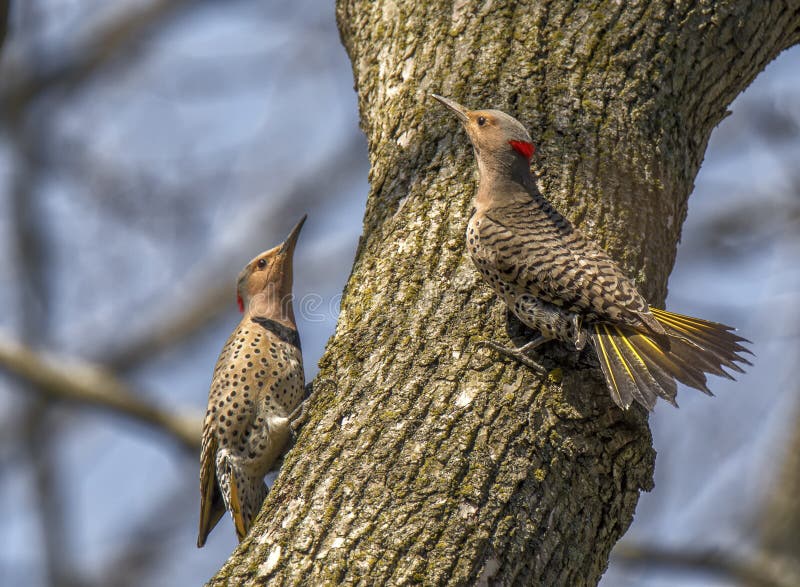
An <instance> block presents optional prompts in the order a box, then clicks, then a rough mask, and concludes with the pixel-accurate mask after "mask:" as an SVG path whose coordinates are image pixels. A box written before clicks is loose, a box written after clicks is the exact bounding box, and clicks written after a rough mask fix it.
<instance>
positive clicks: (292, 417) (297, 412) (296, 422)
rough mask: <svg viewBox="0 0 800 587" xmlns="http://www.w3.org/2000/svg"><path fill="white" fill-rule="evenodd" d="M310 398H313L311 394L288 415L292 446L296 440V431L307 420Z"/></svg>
mask: <svg viewBox="0 0 800 587" xmlns="http://www.w3.org/2000/svg"><path fill="white" fill-rule="evenodd" d="M312 397H314V393H313V392H312V393H311V395H310V396H308V397H307V398H306V399H305V400H303V401H302V402H300V405H299V406H297V407H296V408H295V409H294V411H293V412H292V413H291V414H289V432H290V433H291V435H292V444H294V441H295V440H296V439H297V433H298V431H299V430H300V428H302V427H303V424H305V423H306V421H307V420H308V402H309V401H310V400H311V398H312Z"/></svg>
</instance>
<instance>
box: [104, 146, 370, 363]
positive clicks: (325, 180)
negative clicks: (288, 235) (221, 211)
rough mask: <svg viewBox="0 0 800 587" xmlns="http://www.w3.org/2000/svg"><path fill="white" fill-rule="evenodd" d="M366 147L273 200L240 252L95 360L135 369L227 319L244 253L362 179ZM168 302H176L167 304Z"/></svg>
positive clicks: (201, 274)
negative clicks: (274, 228)
mask: <svg viewBox="0 0 800 587" xmlns="http://www.w3.org/2000/svg"><path fill="white" fill-rule="evenodd" d="M363 141H364V139H363V136H362V135H361V134H360V133H358V134H355V133H354V134H353V135H352V136H351V137H350V138H349V140H347V141H346V142H344V144H343V145H342V148H341V149H337V150H336V151H334V152H333V153H332V154H331V156H330V158H328V159H326V160H324V161H322V162H321V163H320V164H319V166H318V167H317V168H316V169H313V170H311V172H310V173H309V174H308V175H307V179H304V180H303V181H300V182H298V183H296V184H294V185H292V186H290V187H289V189H288V190H287V191H286V192H284V193H283V194H274V195H271V196H270V197H269V204H270V205H269V206H265V207H264V208H263V209H262V211H261V213H260V214H261V217H260V218H257V219H256V220H255V221H254V222H250V223H249V224H248V225H249V226H250V227H252V228H253V230H252V231H251V232H249V233H248V232H245V234H243V235H242V238H241V240H240V241H239V242H238V243H237V244H236V246H235V250H234V248H233V247H231V248H228V249H225V250H223V251H220V252H219V254H218V256H217V257H216V258H214V259H208V260H204V261H203V263H202V266H200V267H199V268H198V270H197V271H194V272H191V273H190V274H189V275H187V276H186V277H184V278H183V279H181V280H179V281H178V283H177V284H176V285H175V287H174V290H173V292H168V295H167V296H164V295H161V301H159V303H158V304H157V305H156V304H152V307H153V308H157V311H156V312H154V313H153V314H152V315H151V316H150V318H149V319H146V318H145V319H144V320H140V323H143V324H144V326H143V327H142V328H141V329H139V330H137V331H133V332H129V335H128V337H127V338H126V340H125V341H123V343H122V346H114V345H113V344H112V343H109V344H103V345H100V346H101V348H102V349H103V352H102V353H101V354H97V355H95V360H96V361H97V362H99V363H102V364H104V365H107V366H109V367H110V368H112V369H113V370H115V371H123V370H126V369H131V368H133V367H135V366H136V365H139V364H141V363H143V362H145V361H147V360H148V359H150V358H152V357H153V356H155V355H157V354H158V353H161V352H163V351H164V350H165V349H167V348H169V347H171V346H173V345H175V344H177V343H179V342H180V341H182V340H185V339H186V338H188V337H189V336H191V335H192V334H194V333H195V332H197V331H199V330H201V329H202V328H204V327H205V326H206V325H207V324H208V323H209V322H211V321H212V320H214V319H216V318H217V317H219V316H220V315H222V313H223V312H224V311H225V309H226V308H230V307H231V304H232V303H233V287H234V281H233V280H234V278H235V276H236V273H237V272H238V271H239V269H240V268H241V267H240V265H241V264H242V261H243V260H245V261H246V260H247V259H249V257H248V254H250V256H252V253H254V251H250V253H247V254H244V257H245V258H243V256H242V250H243V249H244V248H245V247H246V246H250V245H249V243H254V242H256V241H258V242H259V243H261V245H262V246H263V243H264V227H268V226H270V225H271V224H273V223H274V219H276V218H282V217H285V216H290V215H292V214H295V215H299V214H300V212H301V211H303V210H305V209H307V207H308V205H309V204H310V202H311V201H313V200H314V199H317V198H318V197H319V196H318V195H319V194H320V193H322V192H335V191H336V190H337V189H340V188H341V187H342V186H343V185H344V184H345V183H346V182H347V181H348V180H349V179H350V178H351V177H353V175H354V174H356V173H358V167H359V166H362V165H363V166H366V158H365V157H364V154H363ZM256 252H257V251H256ZM178 292H193V293H192V296H191V298H190V299H189V300H187V299H186V296H182V295H177V294H178ZM165 297H166V298H167V299H173V300H174V302H173V303H166V304H165V303H164V301H163V300H164V298H165Z"/></svg>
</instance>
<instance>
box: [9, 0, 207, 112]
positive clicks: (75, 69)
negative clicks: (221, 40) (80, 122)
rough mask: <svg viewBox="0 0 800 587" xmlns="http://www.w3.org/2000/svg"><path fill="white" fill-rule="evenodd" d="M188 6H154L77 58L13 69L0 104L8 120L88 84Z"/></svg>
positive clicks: (170, 0) (176, 1)
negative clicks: (46, 97) (57, 91)
mask: <svg viewBox="0 0 800 587" xmlns="http://www.w3.org/2000/svg"><path fill="white" fill-rule="evenodd" d="M0 2H2V0H0ZM185 5H192V3H190V2H187V0H158V1H155V2H151V3H150V4H148V5H146V6H145V7H144V8H141V9H137V10H134V11H131V12H129V13H127V14H124V15H122V16H121V17H119V18H118V19H116V20H115V21H114V22H112V23H111V24H110V25H108V26H107V27H106V28H105V29H104V30H103V31H102V32H100V33H99V34H98V35H97V36H96V38H95V39H94V40H93V41H92V42H91V43H90V44H89V46H87V47H85V48H84V49H83V50H78V51H77V52H76V53H75V54H74V55H71V56H68V57H66V58H62V59H53V60H50V59H48V60H45V62H46V63H47V65H45V66H44V67H43V68H41V69H37V70H34V71H25V68H22V67H19V68H13V67H12V68H11V69H12V75H14V74H16V77H14V78H13V81H12V82H11V83H7V85H6V89H5V90H4V91H3V92H2V94H0V101H2V102H4V103H5V105H6V109H5V112H4V114H5V116H9V117H12V118H13V117H14V116H15V115H16V114H17V113H18V112H19V111H20V110H22V109H23V108H24V107H25V106H26V104H28V103H29V102H31V101H32V100H34V99H36V98H37V97H38V96H40V95H41V94H42V93H44V92H46V91H49V90H51V89H53V88H55V87H63V86H71V87H74V86H77V85H79V84H81V83H82V82H85V81H86V80H87V79H88V78H89V77H91V75H92V74H94V73H95V72H96V71H98V70H100V68H101V67H102V66H103V65H105V64H107V63H108V62H109V61H111V60H112V59H114V58H115V57H116V56H117V55H119V54H120V53H121V52H122V51H123V50H125V49H127V48H129V47H130V45H131V43H132V42H133V41H134V40H135V39H137V38H140V37H141V36H142V35H143V34H144V33H145V32H146V31H147V30H149V29H152V28H154V27H156V26H165V25H166V24H168V22H169V21H170V18H171V17H174V16H177V15H178V14H179V13H180V11H179V10H178V9H179V8H181V7H183V6H185ZM52 63H56V65H55V66H53V65H52Z"/></svg>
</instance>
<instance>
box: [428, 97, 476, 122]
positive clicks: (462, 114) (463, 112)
mask: <svg viewBox="0 0 800 587" xmlns="http://www.w3.org/2000/svg"><path fill="white" fill-rule="evenodd" d="M431 96H432V97H434V98H436V99H437V100H439V102H441V103H442V104H444V105H445V106H447V107H448V108H449V109H450V110H452V111H453V112H455V113H456V116H458V118H459V120H461V122H468V121H469V118H468V117H467V112H469V110H467V109H466V108H464V107H463V106H462V105H461V104H459V103H458V102H455V101H453V100H451V99H450V98H445V97H444V96H440V95H438V94H431Z"/></svg>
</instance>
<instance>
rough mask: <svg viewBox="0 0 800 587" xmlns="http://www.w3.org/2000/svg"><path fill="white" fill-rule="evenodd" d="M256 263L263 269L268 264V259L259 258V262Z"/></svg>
mask: <svg viewBox="0 0 800 587" xmlns="http://www.w3.org/2000/svg"><path fill="white" fill-rule="evenodd" d="M256 265H258V268H259V269H263V268H264V267H266V266H267V260H266V259H259V260H258V263H256Z"/></svg>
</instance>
